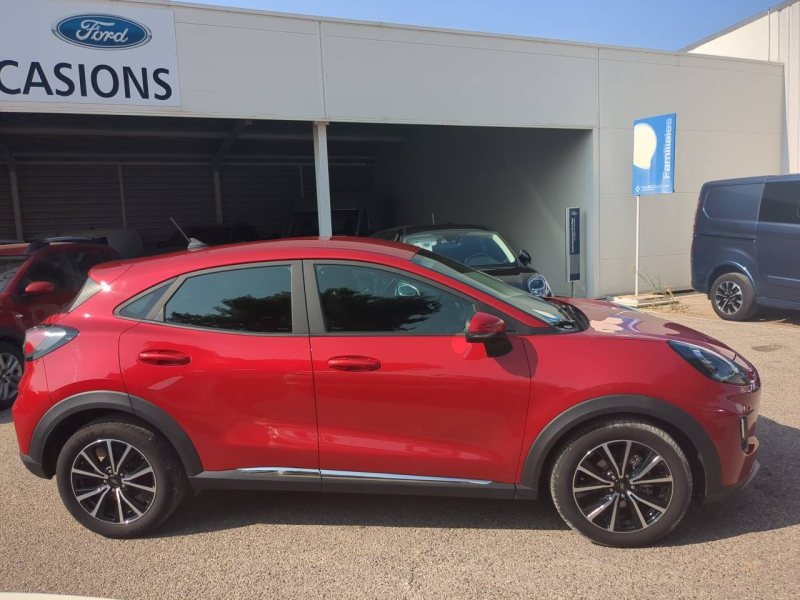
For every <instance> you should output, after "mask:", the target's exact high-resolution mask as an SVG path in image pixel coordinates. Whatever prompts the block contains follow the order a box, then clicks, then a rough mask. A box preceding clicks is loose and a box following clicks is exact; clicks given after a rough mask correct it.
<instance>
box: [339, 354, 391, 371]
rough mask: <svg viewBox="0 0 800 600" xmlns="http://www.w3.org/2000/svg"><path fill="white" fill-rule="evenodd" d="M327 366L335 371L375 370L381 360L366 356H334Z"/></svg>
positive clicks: (379, 365) (379, 366) (378, 367)
mask: <svg viewBox="0 0 800 600" xmlns="http://www.w3.org/2000/svg"><path fill="white" fill-rule="evenodd" d="M328 366H329V367H330V368H331V369H336V370H337V371H377V370H378V369H380V368H381V361H379V360H377V359H375V358H369V357H368V356H334V357H333V358H331V359H330V360H329V361H328Z"/></svg>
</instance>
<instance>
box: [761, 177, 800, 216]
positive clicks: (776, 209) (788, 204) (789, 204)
mask: <svg viewBox="0 0 800 600" xmlns="http://www.w3.org/2000/svg"><path fill="white" fill-rule="evenodd" d="M758 220H759V221H761V222H766V223H788V224H790V225H800V181H774V182H771V183H767V184H766V185H765V186H764V195H763V196H762V198H761V209H760V211H759V213H758Z"/></svg>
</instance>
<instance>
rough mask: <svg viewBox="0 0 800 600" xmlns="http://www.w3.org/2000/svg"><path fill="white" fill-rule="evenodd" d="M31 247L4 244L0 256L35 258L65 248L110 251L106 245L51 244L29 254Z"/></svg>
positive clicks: (21, 244) (0, 247)
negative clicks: (28, 250)
mask: <svg viewBox="0 0 800 600" xmlns="http://www.w3.org/2000/svg"><path fill="white" fill-rule="evenodd" d="M29 247H30V244H29V243H27V242H22V243H17V244H2V245H0V256H34V255H37V254H44V253H47V252H51V251H52V252H55V251H60V250H63V249H65V247H69V248H70V249H79V250H80V249H84V248H91V249H95V250H96V249H99V248H105V249H107V250H108V249H110V247H109V246H107V245H106V244H89V243H83V242H81V243H77V242H51V243H49V244H48V245H46V246H43V247H42V248H39V249H38V250H35V251H33V252H31V253H27V252H26V250H27V249H28V248H29Z"/></svg>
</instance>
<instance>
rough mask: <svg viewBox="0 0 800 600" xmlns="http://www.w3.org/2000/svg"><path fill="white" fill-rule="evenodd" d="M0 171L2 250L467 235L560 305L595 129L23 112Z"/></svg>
mask: <svg viewBox="0 0 800 600" xmlns="http://www.w3.org/2000/svg"><path fill="white" fill-rule="evenodd" d="M325 154H327V161H326V160H325ZM0 156H2V157H3V159H4V160H5V163H6V167H7V168H0V214H1V215H3V218H2V219H0V240H8V239H20V238H22V239H24V240H26V241H27V240H34V239H40V238H44V237H53V236H65V235H87V234H88V233H89V232H107V231H114V230H120V229H127V230H133V231H135V232H136V233H137V234H138V238H139V239H140V240H141V250H140V253H143V254H148V253H155V252H159V251H160V250H161V249H163V248H168V247H169V244H170V243H171V240H172V242H174V236H175V234H176V230H175V227H174V225H173V224H172V222H171V221H170V218H174V219H175V221H176V222H178V223H179V224H180V225H181V226H182V227H184V228H187V229H188V228H195V230H199V231H203V228H202V226H206V225H209V226H210V225H215V224H227V225H231V226H239V227H240V228H241V229H243V230H246V231H249V232H252V233H251V234H248V235H251V236H252V237H257V238H258V239H273V238H280V237H287V236H290V237H291V236H296V235H315V234H316V233H317V232H318V231H320V229H319V223H320V221H322V229H321V230H322V231H323V233H324V232H325V230H326V226H330V227H331V229H332V230H333V233H334V234H337V233H350V234H360V235H366V234H369V233H374V232H377V231H379V230H382V229H385V228H389V227H395V226H401V225H423V224H431V223H433V224H445V223H464V224H473V225H483V226H488V227H491V228H492V229H494V230H496V231H498V232H499V233H500V234H501V235H502V236H503V237H504V238H505V239H506V241H507V242H508V243H509V244H510V245H511V246H512V248H513V249H514V250H515V251H519V250H521V249H523V248H524V249H526V250H528V251H529V252H530V254H531V255H532V257H533V261H532V264H533V266H534V267H535V268H536V269H537V270H539V271H540V272H541V273H542V274H544V275H545V276H546V277H547V278H548V280H549V281H550V283H551V287H552V288H553V290H554V292H555V293H557V294H569V293H570V292H571V287H570V284H569V283H567V281H566V276H565V273H566V258H565V230H566V227H565V210H566V208H567V207H579V208H580V209H581V213H582V223H583V225H582V228H581V247H582V248H584V249H586V250H588V252H587V251H584V252H583V253H582V256H581V272H582V274H583V276H582V280H581V281H580V282H578V283H577V285H576V286H575V290H574V291H575V294H576V295H579V296H585V295H587V290H588V289H591V288H590V286H587V277H586V274H587V268H586V262H587V254H589V255H591V248H589V247H588V245H587V243H586V239H587V231H588V230H589V228H590V223H592V222H593V220H594V219H596V218H597V215H596V214H595V213H594V211H593V209H592V197H593V194H592V189H593V175H592V174H593V142H592V132H591V130H570V129H514V128H492V127H450V126H426V125H389V124H363V123H330V124H322V125H321V126H315V124H313V123H310V122H301V121H267V120H252V121H250V120H233V119H199V118H169V117H145V116H110V115H60V114H33V113H31V114H29V113H19V114H5V115H2V116H0ZM315 164H321V165H323V166H325V165H327V170H328V173H327V177H325V174H324V173H320V170H319V169H317V168H315ZM320 177H322V179H321V181H328V182H329V188H328V191H329V203H330V208H331V217H330V220H329V219H328V216H327V215H326V214H325V211H324V210H323V211H322V212H321V213H318V211H317V206H318V197H317V196H318V194H317V183H318V181H319V180H320V179H319V178H320ZM319 200H321V202H319V204H320V205H321V206H323V209H324V208H325V207H326V206H327V204H328V199H327V198H325V194H324V190H323V194H321V197H320V199H319ZM209 231H210V230H209ZM209 235H213V234H211V233H209ZM204 241H209V242H212V243H213V242H214V240H204ZM589 260H590V261H591V260H592V257H591V256H589ZM590 285H591V284H590Z"/></svg>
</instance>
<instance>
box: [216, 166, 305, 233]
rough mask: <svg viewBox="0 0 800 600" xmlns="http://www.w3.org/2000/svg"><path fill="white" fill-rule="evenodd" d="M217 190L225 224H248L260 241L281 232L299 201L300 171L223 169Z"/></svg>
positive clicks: (271, 168)
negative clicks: (256, 232)
mask: <svg viewBox="0 0 800 600" xmlns="http://www.w3.org/2000/svg"><path fill="white" fill-rule="evenodd" d="M307 169H308V170H310V171H312V172H313V171H314V168H313V167H308V168H307ZM220 189H221V191H222V217H223V220H224V221H225V222H226V223H236V222H245V223H249V224H250V225H253V226H254V227H255V228H256V229H258V232H259V234H261V237H264V238H269V237H273V236H276V235H278V234H280V233H281V232H282V231H283V228H284V226H285V223H286V218H287V215H288V214H289V213H291V212H292V210H293V206H294V205H295V203H296V202H297V200H298V199H299V198H300V167H298V166H296V165H286V166H265V165H228V166H226V165H223V166H222V168H221V169H220Z"/></svg>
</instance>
